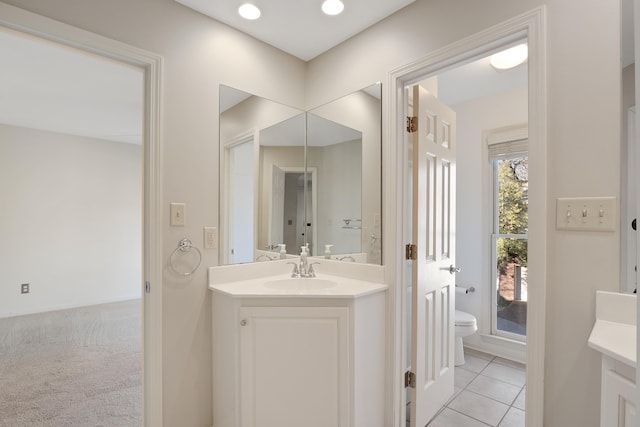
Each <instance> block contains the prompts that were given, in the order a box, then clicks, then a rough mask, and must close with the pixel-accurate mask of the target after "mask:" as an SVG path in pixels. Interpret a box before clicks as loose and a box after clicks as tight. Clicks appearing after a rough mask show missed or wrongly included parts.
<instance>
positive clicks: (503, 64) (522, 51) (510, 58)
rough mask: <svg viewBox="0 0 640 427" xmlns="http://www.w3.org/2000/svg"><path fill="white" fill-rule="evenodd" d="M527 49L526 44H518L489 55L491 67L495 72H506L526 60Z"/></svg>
mask: <svg viewBox="0 0 640 427" xmlns="http://www.w3.org/2000/svg"><path fill="white" fill-rule="evenodd" d="M528 54H529V49H528V48H527V45H526V44H519V45H517V46H514V47H511V48H509V49H506V50H503V51H502V52H498V53H496V54H494V55H491V60H490V61H491V66H492V67H493V68H495V69H497V70H508V69H509V68H513V67H516V66H518V65H520V64H522V63H523V62H524V61H526V60H527V56H528Z"/></svg>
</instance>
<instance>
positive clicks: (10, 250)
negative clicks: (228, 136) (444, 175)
mask: <svg viewBox="0 0 640 427" xmlns="http://www.w3.org/2000/svg"><path fill="white" fill-rule="evenodd" d="M0 183H2V184H0V185H1V186H2V190H1V191H0V193H1V194H2V209H0V236H1V239H0V241H2V245H0V301H2V304H0V317H7V316H14V315H19V314H27V313H36V312H40V311H48V310H56V309H62V308H69V307H79V306H83V305H91V304H100V303H105V302H113V301H120V300H126V299H132V298H139V297H140V294H141V289H142V274H141V263H142V261H141V254H142V248H141V241H142V228H141V222H142V206H141V200H142V155H141V147H140V146H139V145H133V144H123V143H117V142H109V141H103V140H99V139H93V138H82V137H75V136H70V135H63V134H59V133H53V132H44V131H37V130H33V129H25V128H19V127H13V126H7V125H0ZM21 283H29V284H30V293H29V294H24V295H23V294H21V293H20V284H21Z"/></svg>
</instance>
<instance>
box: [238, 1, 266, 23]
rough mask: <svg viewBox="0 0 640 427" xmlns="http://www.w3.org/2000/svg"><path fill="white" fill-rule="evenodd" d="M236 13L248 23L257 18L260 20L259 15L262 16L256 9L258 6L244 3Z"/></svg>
mask: <svg viewBox="0 0 640 427" xmlns="http://www.w3.org/2000/svg"><path fill="white" fill-rule="evenodd" d="M238 13H239V14H240V16H242V17H243V18H244V19H248V20H250V21H253V20H255V19H258V18H260V15H262V12H261V11H260V9H259V8H258V6H256V5H255V4H251V3H245V4H243V5H242V6H240V7H239V8H238Z"/></svg>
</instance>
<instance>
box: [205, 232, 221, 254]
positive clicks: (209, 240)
mask: <svg viewBox="0 0 640 427" xmlns="http://www.w3.org/2000/svg"><path fill="white" fill-rule="evenodd" d="M204 248H205V249H218V229H217V228H216V227H205V228H204Z"/></svg>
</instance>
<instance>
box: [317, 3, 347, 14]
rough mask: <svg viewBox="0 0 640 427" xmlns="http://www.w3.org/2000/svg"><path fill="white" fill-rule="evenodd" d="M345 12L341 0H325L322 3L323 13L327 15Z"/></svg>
mask: <svg viewBox="0 0 640 427" xmlns="http://www.w3.org/2000/svg"><path fill="white" fill-rule="evenodd" d="M343 10H344V4H343V3H342V2H341V1H340V0H325V1H324V3H322V11H323V12H324V13H326V14H327V15H339V14H341V13H342V11H343Z"/></svg>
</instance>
